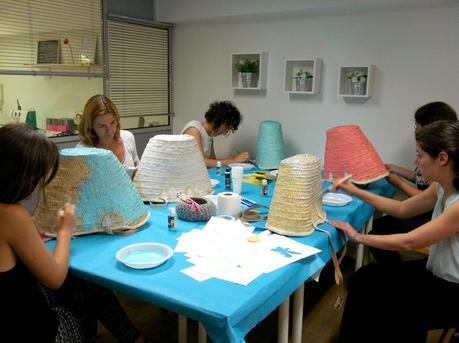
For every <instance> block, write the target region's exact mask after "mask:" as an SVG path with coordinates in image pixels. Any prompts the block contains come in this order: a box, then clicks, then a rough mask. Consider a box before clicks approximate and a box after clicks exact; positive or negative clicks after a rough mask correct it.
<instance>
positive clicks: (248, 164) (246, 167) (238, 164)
mask: <svg viewBox="0 0 459 343" xmlns="http://www.w3.org/2000/svg"><path fill="white" fill-rule="evenodd" d="M228 165H229V166H230V167H242V168H244V170H251V169H253V168H254V167H255V166H254V165H253V164H250V163H230V164H228Z"/></svg>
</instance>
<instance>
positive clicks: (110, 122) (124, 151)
mask: <svg viewBox="0 0 459 343" xmlns="http://www.w3.org/2000/svg"><path fill="white" fill-rule="evenodd" d="M78 131H79V133H80V137H81V142H80V143H78V144H77V146H76V147H77V148H80V147H96V148H102V149H107V150H110V151H111V152H113V154H115V156H116V157H117V158H118V160H119V161H120V162H121V163H122V164H123V165H124V168H125V169H126V170H127V171H129V170H130V169H131V170H132V169H133V168H135V167H136V166H137V164H138V163H139V156H138V155H137V148H136V145H135V138H134V135H133V134H132V132H130V131H126V130H121V126H120V115H119V112H118V109H117V108H116V106H115V104H114V103H113V102H112V101H111V100H110V99H109V98H107V97H106V96H104V95H100V94H99V95H94V96H93V97H91V98H90V99H89V100H88V101H87V102H86V105H85V106H84V110H83V115H82V117H81V121H80V124H79V125H78Z"/></svg>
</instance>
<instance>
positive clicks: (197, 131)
mask: <svg viewBox="0 0 459 343" xmlns="http://www.w3.org/2000/svg"><path fill="white" fill-rule="evenodd" d="M241 120H242V115H241V113H239V110H238V109H237V108H236V106H234V105H233V104H232V103H231V102H230V101H215V102H213V103H211V104H210V105H209V109H208V110H207V112H206V114H205V120H204V121H203V122H199V121H197V120H192V121H190V122H188V123H187V124H186V125H185V127H184V128H183V130H182V132H181V133H182V134H187V135H190V136H193V137H194V138H195V139H196V142H197V143H198V146H199V149H200V150H201V152H202V155H203V157H204V161H205V162H206V166H207V167H215V166H216V165H217V162H218V161H220V162H221V163H222V165H228V164H230V163H235V162H247V161H248V160H249V153H248V152H241V153H240V154H238V155H236V156H233V157H229V158H219V159H217V158H216V156H215V150H214V141H213V139H214V137H217V136H220V135H223V136H225V137H227V136H228V135H229V134H230V133H232V132H235V131H236V130H237V129H238V127H239V124H240V122H241Z"/></svg>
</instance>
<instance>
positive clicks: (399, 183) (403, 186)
mask: <svg viewBox="0 0 459 343" xmlns="http://www.w3.org/2000/svg"><path fill="white" fill-rule="evenodd" d="M387 180H388V181H389V182H390V183H391V184H392V185H394V186H395V187H397V188H398V189H399V190H400V191H402V192H403V193H405V194H406V195H407V196H409V197H412V196H415V195H416V194H418V193H421V192H422V191H421V190H420V189H417V188H416V187H414V186H412V185H410V184H409V183H407V182H405V181H403V180H402V179H401V178H400V176H398V175H397V174H392V173H391V174H389V176H387Z"/></svg>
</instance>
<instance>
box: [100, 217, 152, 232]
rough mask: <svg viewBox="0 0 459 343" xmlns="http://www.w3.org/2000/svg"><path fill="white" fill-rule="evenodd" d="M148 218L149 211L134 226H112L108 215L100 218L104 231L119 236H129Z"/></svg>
mask: <svg viewBox="0 0 459 343" xmlns="http://www.w3.org/2000/svg"><path fill="white" fill-rule="evenodd" d="M148 218H150V212H147V215H146V216H145V218H144V219H143V220H142V221H141V222H140V223H137V224H136V225H135V226H133V225H122V226H112V225H111V221H110V219H109V217H107V216H104V217H103V218H102V223H101V226H102V227H103V228H104V229H105V232H106V233H107V234H109V235H119V236H129V235H132V234H133V233H136V232H137V231H139V230H140V229H141V228H142V226H143V224H145V223H146V222H147V221H148Z"/></svg>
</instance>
